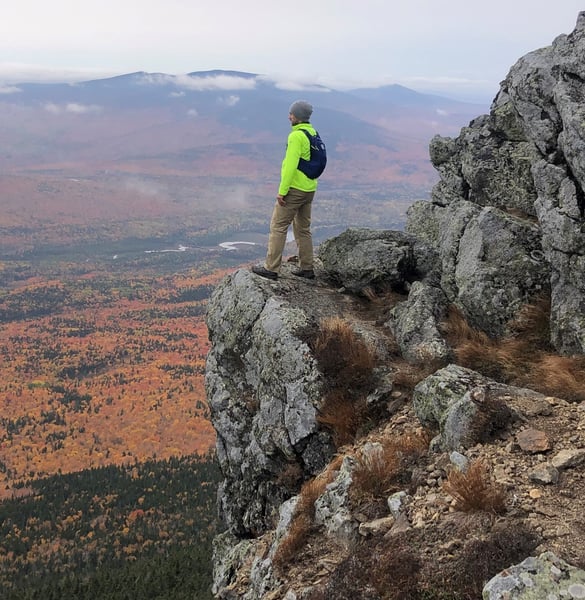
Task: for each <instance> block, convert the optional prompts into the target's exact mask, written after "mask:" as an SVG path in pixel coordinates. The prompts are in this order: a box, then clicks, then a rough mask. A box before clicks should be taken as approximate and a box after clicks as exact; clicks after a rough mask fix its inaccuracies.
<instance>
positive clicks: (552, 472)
mask: <svg viewBox="0 0 585 600" xmlns="http://www.w3.org/2000/svg"><path fill="white" fill-rule="evenodd" d="M528 478H529V479H530V480H531V481H535V482H536V483H544V484H545V485H548V484H551V483H557V482H558V480H559V471H558V469H557V468H556V467H553V466H552V465H549V464H546V465H539V466H538V467H536V469H534V470H533V471H531V472H530V473H529V474H528Z"/></svg>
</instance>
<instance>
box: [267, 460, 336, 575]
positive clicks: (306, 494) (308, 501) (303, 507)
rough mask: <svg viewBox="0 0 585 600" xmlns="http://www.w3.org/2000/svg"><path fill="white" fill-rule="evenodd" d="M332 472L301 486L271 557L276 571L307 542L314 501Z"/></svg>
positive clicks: (313, 511)
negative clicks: (286, 527) (290, 517)
mask: <svg viewBox="0 0 585 600" xmlns="http://www.w3.org/2000/svg"><path fill="white" fill-rule="evenodd" d="M332 473H333V471H326V472H325V473H323V475H322V476H320V477H315V478H314V479H310V480H309V481H306V482H305V483H304V484H303V486H302V487H301V491H300V493H299V499H298V501H297V505H296V507H295V511H294V514H293V517H292V520H291V524H290V526H289V528H288V531H287V533H286V535H285V536H284V537H283V539H282V540H281V542H280V544H279V546H278V548H277V549H276V552H275V553H274V557H273V559H272V562H273V564H274V566H275V568H276V570H277V571H282V569H283V568H284V567H285V566H286V565H287V564H288V563H290V561H291V560H292V559H294V558H295V556H298V554H299V553H300V551H301V549H302V548H303V546H304V545H305V544H306V543H307V539H308V538H309V535H310V534H311V533H312V531H313V529H314V519H315V502H316V501H317V498H319V496H320V495H321V494H322V493H323V492H324V491H325V487H326V486H327V484H328V483H329V481H330V479H331V476H332Z"/></svg>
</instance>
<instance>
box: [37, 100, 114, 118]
mask: <svg viewBox="0 0 585 600" xmlns="http://www.w3.org/2000/svg"><path fill="white" fill-rule="evenodd" d="M43 108H44V109H45V110H46V111H47V112H48V113H51V114H53V115H61V114H67V113H69V114H75V115H84V114H88V113H99V112H101V111H102V108H101V106H97V105H96V104H78V103H76V102H69V103H67V104H54V103H52V102H49V103H47V104H45V105H44V106H43Z"/></svg>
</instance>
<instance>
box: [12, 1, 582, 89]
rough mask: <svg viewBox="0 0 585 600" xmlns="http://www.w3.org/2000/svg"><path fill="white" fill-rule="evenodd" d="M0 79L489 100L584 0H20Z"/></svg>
mask: <svg viewBox="0 0 585 600" xmlns="http://www.w3.org/2000/svg"><path fill="white" fill-rule="evenodd" d="M3 4H4V5H3V7H2V11H1V16H0V84H2V83H17V82H20V83H21V82H24V81H33V80H39V79H43V78H47V77H50V78H52V79H54V78H56V79H58V80H62V81H63V80H72V79H92V78H98V77H102V76H109V75H113V74H122V73H130V72H134V71H147V72H161V73H169V74H183V73H189V72H192V71H203V70H209V69H232V70H237V71H248V72H252V73H259V74H264V75H269V76H273V77H275V78H279V77H282V78H287V79H295V80H300V81H305V82H311V83H322V84H325V85H329V86H331V87H334V88H337V89H345V88H347V87H357V86H361V85H364V84H366V85H380V84H387V83H401V84H403V85H406V86H408V87H411V88H413V89H418V90H421V91H437V92H441V93H445V94H448V93H450V95H457V96H460V97H461V96H462V95H465V94H467V93H469V94H472V95H480V96H483V97H484V98H485V97H487V98H488V99H490V98H492V97H493V96H494V95H495V93H496V92H497V90H498V84H499V82H500V81H501V80H502V79H503V78H504V77H505V76H506V74H507V72H508V70H509V68H510V67H511V66H512V65H513V64H514V63H515V62H516V60H517V59H518V58H520V57H521V56H523V55H524V54H526V53H527V52H530V51H531V50H536V49H537V48H542V47H544V46H548V45H550V43H551V42H552V41H553V39H554V38H555V37H556V36H557V35H559V34H561V33H570V32H571V31H572V30H573V29H574V27H575V23H576V20H577V15H578V13H579V11H580V10H585V5H584V3H583V2H582V0H557V1H556V2H551V0H491V1H488V2H478V1H477V0H475V1H474V0H399V1H397V0H311V1H308V0H291V1H288V2H287V1H286V0H284V1H279V0H18V1H14V2H4V3H3Z"/></svg>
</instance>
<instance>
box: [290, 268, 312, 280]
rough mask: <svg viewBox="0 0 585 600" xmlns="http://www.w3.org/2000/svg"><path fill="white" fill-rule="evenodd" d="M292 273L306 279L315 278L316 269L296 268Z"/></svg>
mask: <svg viewBox="0 0 585 600" xmlns="http://www.w3.org/2000/svg"><path fill="white" fill-rule="evenodd" d="M292 274H293V275H296V276H297V277H304V278H305V279H315V271H313V269H295V270H294V271H293V272H292Z"/></svg>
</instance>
